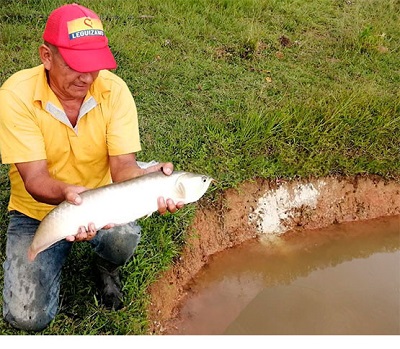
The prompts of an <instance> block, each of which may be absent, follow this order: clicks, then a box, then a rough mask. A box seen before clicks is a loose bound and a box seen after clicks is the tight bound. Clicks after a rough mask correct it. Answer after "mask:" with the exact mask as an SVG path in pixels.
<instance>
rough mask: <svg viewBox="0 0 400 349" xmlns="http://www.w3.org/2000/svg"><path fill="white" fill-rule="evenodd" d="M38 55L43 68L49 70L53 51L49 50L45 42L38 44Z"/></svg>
mask: <svg viewBox="0 0 400 349" xmlns="http://www.w3.org/2000/svg"><path fill="white" fill-rule="evenodd" d="M39 57H40V60H41V61H42V63H43V65H44V68H45V69H46V70H50V68H51V65H52V63H53V52H51V50H50V47H48V46H46V45H45V44H42V45H40V47H39Z"/></svg>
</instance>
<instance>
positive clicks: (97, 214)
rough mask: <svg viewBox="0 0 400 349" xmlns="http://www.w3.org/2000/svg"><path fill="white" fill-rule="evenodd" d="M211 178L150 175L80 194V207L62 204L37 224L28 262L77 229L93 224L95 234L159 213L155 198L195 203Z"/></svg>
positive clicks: (189, 173)
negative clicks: (102, 229)
mask: <svg viewBox="0 0 400 349" xmlns="http://www.w3.org/2000/svg"><path fill="white" fill-rule="evenodd" d="M212 181H213V178H211V177H210V176H207V175H203V174H197V173H192V172H185V171H174V172H173V173H172V174H170V175H165V174H164V173H163V172H162V171H158V172H152V173H148V174H145V175H143V176H140V177H136V178H133V179H129V180H126V181H122V182H117V183H111V184H107V185H105V186H102V187H98V188H95V189H89V190H86V191H84V192H82V193H81V194H79V195H80V197H81V198H82V202H81V204H79V205H74V204H71V203H69V202H67V201H63V202H62V203H60V204H59V205H58V206H56V207H55V208H54V209H52V210H51V211H50V212H49V213H48V214H47V215H46V216H45V217H44V218H43V220H42V221H41V222H40V224H39V226H38V228H37V230H36V232H35V235H34V237H33V240H32V243H31V244H30V246H29V248H28V260H30V261H34V260H35V258H36V256H37V255H38V254H39V253H40V252H42V251H44V250H46V249H47V248H49V247H50V246H52V245H53V244H55V243H56V242H58V241H60V240H62V239H65V238H66V237H67V236H70V235H76V234H77V232H78V228H79V227H81V226H87V225H88V224H89V223H91V222H93V223H94V225H95V227H96V230H99V229H101V228H103V227H104V226H106V225H107V224H111V223H112V224H116V225H119V224H126V223H129V222H133V221H136V220H137V219H139V218H143V217H146V216H151V215H152V214H153V213H154V212H155V211H157V210H158V204H157V198H158V197H160V196H162V197H164V198H165V199H168V198H170V199H172V200H173V201H174V202H175V203H177V202H183V203H184V204H189V203H194V202H196V201H198V200H199V199H200V198H201V197H202V196H203V195H204V194H205V193H206V191H207V190H208V188H209V186H210V184H211V182H212Z"/></svg>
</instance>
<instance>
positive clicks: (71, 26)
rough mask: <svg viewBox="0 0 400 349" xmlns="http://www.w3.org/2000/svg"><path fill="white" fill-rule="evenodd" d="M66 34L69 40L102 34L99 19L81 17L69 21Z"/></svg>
mask: <svg viewBox="0 0 400 349" xmlns="http://www.w3.org/2000/svg"><path fill="white" fill-rule="evenodd" d="M67 25H68V36H69V39H70V40H74V39H78V38H83V37H87V36H104V31H103V25H102V24H101V22H100V20H99V19H96V18H90V17H82V18H77V19H74V20H73V21H69V22H68V23H67Z"/></svg>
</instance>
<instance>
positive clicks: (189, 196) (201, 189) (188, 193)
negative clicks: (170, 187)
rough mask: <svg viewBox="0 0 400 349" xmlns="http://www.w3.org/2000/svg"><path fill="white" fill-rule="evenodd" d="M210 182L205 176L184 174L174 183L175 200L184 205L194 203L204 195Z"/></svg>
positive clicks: (209, 178) (210, 179)
mask: <svg viewBox="0 0 400 349" xmlns="http://www.w3.org/2000/svg"><path fill="white" fill-rule="evenodd" d="M212 181H213V179H212V178H211V177H209V176H206V175H202V174H195V173H188V172H184V173H183V174H181V175H179V177H178V178H177V180H176V182H175V190H176V193H177V198H178V199H179V200H181V201H183V202H184V203H190V202H195V201H197V200H199V199H200V198H201V197H202V196H203V195H204V194H205V192H206V191H207V189H208V187H209V186H210V183H211V182H212Z"/></svg>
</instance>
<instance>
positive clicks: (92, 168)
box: [0, 65, 141, 220]
mask: <svg viewBox="0 0 400 349" xmlns="http://www.w3.org/2000/svg"><path fill="white" fill-rule="evenodd" d="M140 149H141V147H140V139H139V128H138V119H137V111H136V105H135V102H134V100H133V97H132V95H131V93H130V91H129V88H128V87H127V85H126V84H125V82H124V81H123V80H122V79H120V78H119V77H118V76H116V75H115V74H113V73H111V72H110V71H107V70H102V71H100V73H99V76H98V77H97V79H96V80H95V81H94V83H93V84H92V86H91V88H90V90H89V92H88V95H87V96H86V98H85V100H84V102H83V104H82V106H81V109H80V113H79V117H78V122H77V123H76V126H75V127H73V126H72V125H71V123H70V122H69V120H68V118H67V116H66V114H65V112H64V111H63V108H62V106H61V104H60V102H59V100H58V98H57V97H56V96H55V94H54V93H53V91H52V90H51V89H50V87H49V85H48V83H47V79H46V73H45V69H44V67H43V65H40V66H37V67H34V68H31V69H26V70H22V71H20V72H17V73H15V74H14V75H13V76H11V77H10V78H9V79H8V80H7V81H6V82H5V83H4V84H3V86H2V87H1V88H0V151H1V159H2V162H3V163H4V164H11V166H10V181H11V196H10V202H9V206H8V208H9V210H18V211H20V212H22V213H24V214H26V215H27V216H29V217H32V218H36V219H39V220H42V219H43V217H44V216H45V215H46V214H47V213H48V212H49V211H50V210H51V209H52V208H54V206H52V205H47V204H43V203H40V202H37V201H36V200H35V199H33V198H32V196H31V195H30V194H29V193H28V192H27V191H26V190H25V186H24V183H23V181H22V179H21V177H20V175H19V172H18V170H17V168H16V166H15V165H14V164H15V163H20V162H29V161H35V160H43V159H46V160H47V164H48V169H49V173H50V175H51V176H52V177H54V178H55V179H58V180H60V181H63V182H66V183H70V184H73V185H81V186H85V187H88V188H96V187H99V186H102V185H105V184H108V183H110V182H111V175H110V169H109V158H108V156H109V155H111V156H113V155H122V154H128V153H134V152H137V151H139V150H140Z"/></svg>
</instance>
